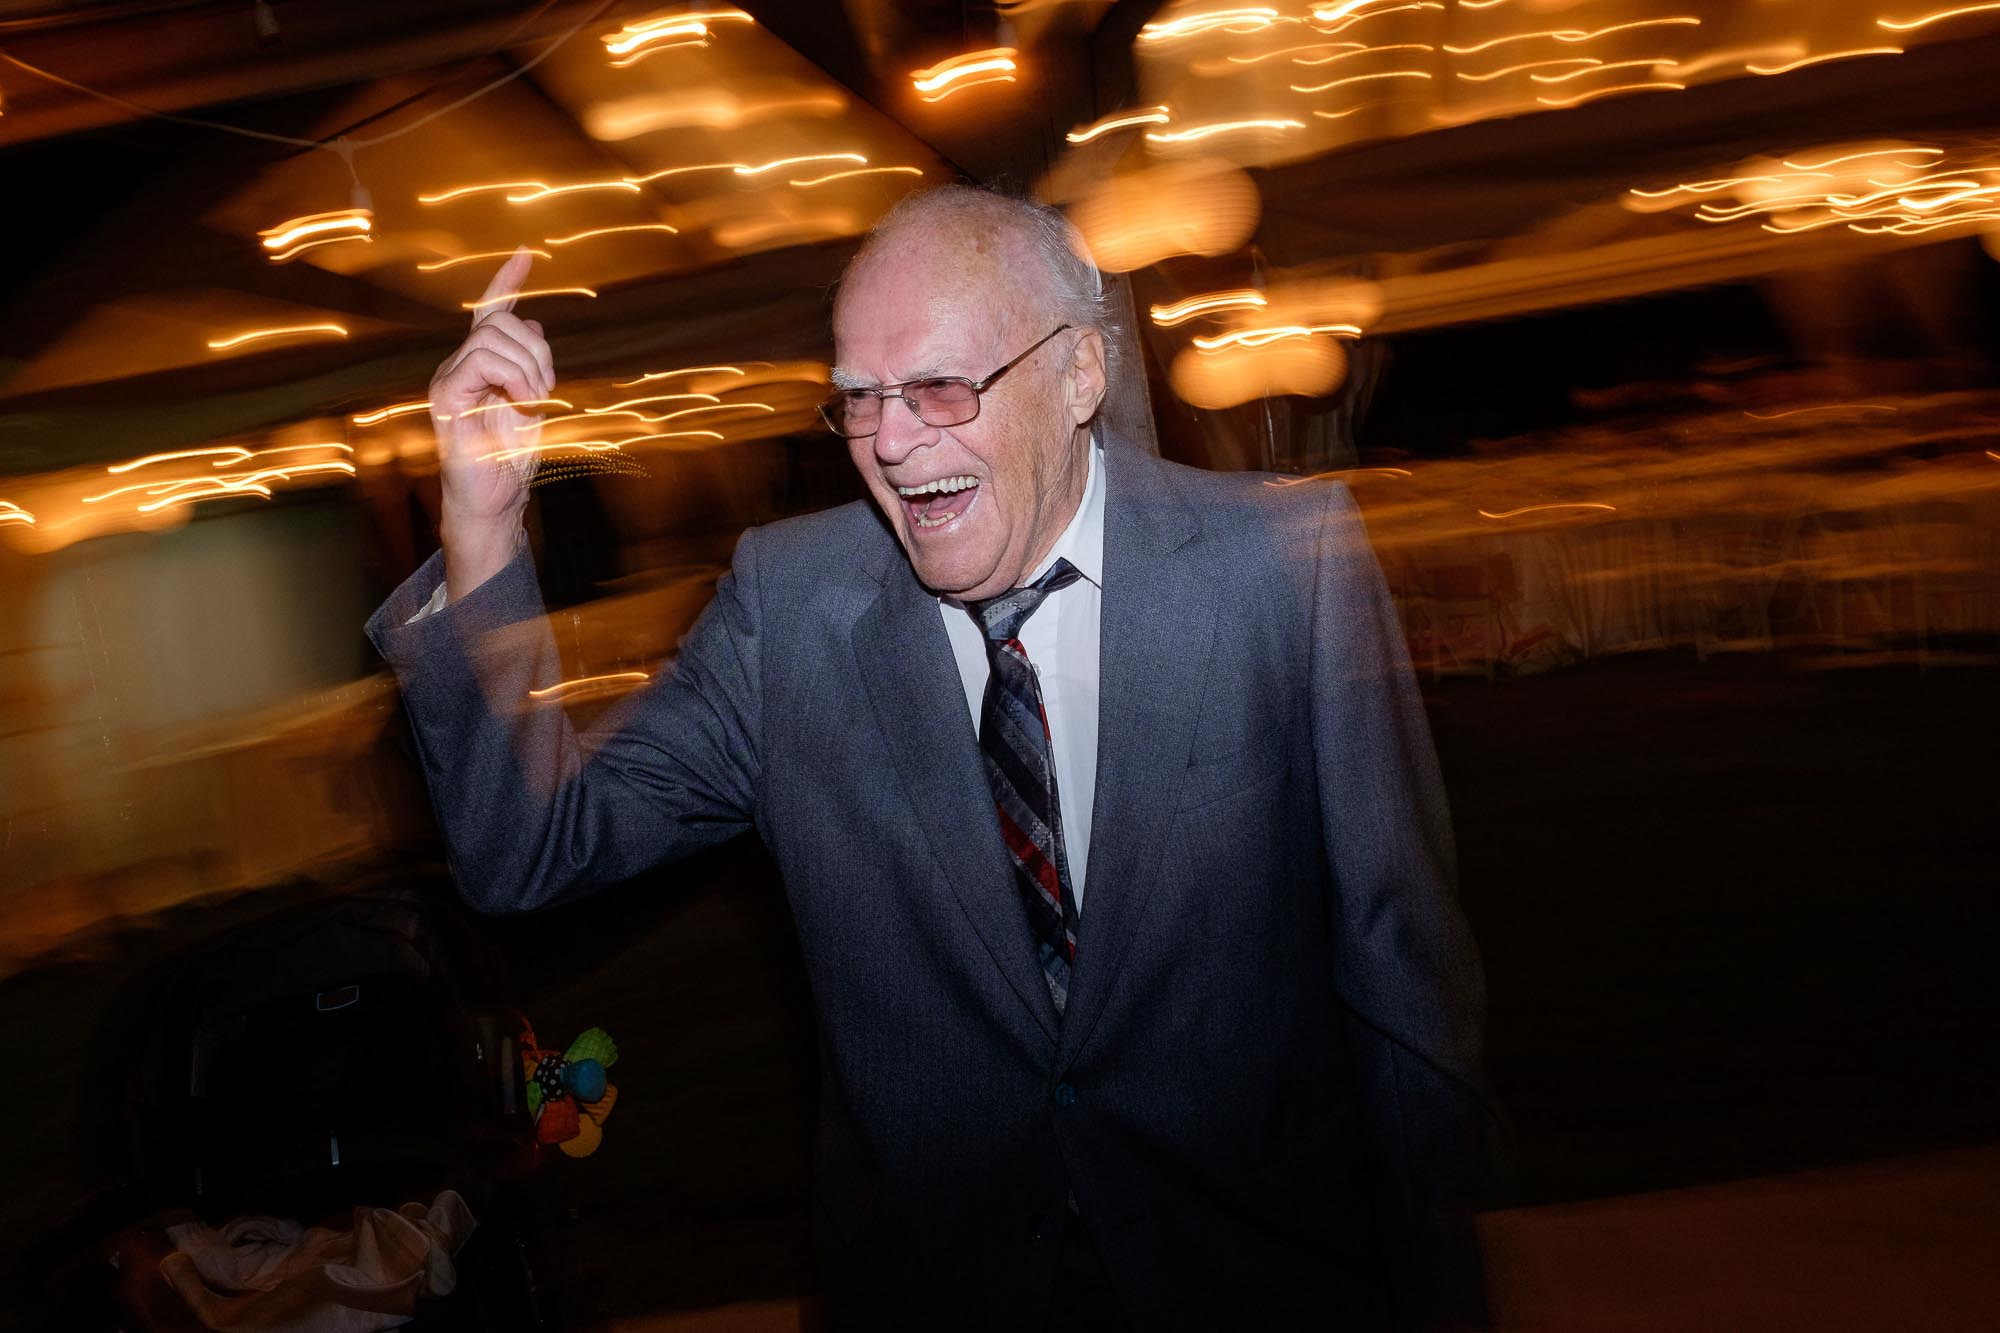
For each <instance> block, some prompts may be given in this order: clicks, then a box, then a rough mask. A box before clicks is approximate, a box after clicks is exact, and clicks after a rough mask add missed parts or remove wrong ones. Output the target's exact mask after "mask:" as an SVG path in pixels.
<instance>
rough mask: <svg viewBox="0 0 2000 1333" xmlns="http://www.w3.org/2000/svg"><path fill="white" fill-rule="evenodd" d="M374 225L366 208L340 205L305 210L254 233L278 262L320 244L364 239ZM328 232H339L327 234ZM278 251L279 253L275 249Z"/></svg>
mask: <svg viewBox="0 0 2000 1333" xmlns="http://www.w3.org/2000/svg"><path fill="white" fill-rule="evenodd" d="M374 226H375V223H374V215H373V214H371V213H370V212H369V211H368V210H367V209H365V208H343V209H340V210H338V211H337V212H332V213H309V214H307V215H306V216H304V217H298V218H293V219H291V220H290V221H289V222H280V223H279V224H278V225H277V226H275V227H266V228H265V229H264V230H262V231H260V232H258V233H257V235H258V236H260V237H262V238H263V240H262V242H261V243H262V245H263V247H264V248H265V249H266V250H270V251H273V252H274V253H272V254H270V255H267V256H266V258H268V259H269V260H270V261H271V262H272V263H274V264H279V263H283V262H284V261H285V260H287V259H293V258H296V257H297V256H299V255H302V254H304V253H305V252H306V251H308V250H311V249H316V248H317V247H319V246H322V245H331V244H333V243H335V242H337V241H362V240H367V239H369V235H368V234H369V232H371V231H372V230H374ZM329 232H338V233H341V234H340V235H327V234H326V233H329ZM280 251H281V252H282V253H276V252H280Z"/></svg>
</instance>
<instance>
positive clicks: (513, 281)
mask: <svg viewBox="0 0 2000 1333" xmlns="http://www.w3.org/2000/svg"><path fill="white" fill-rule="evenodd" d="M533 262H534V258H533V256H532V255H530V254H529V253H528V252H527V251H526V250H525V249H522V250H519V251H517V252H516V253H515V254H514V256H513V258H511V259H509V260H508V261H507V262H506V263H505V264H502V265H501V266H500V271H499V272H498V273H496V274H494V275H493V281H492V282H490V283H488V284H487V287H486V294H485V295H484V296H483V297H481V298H480V304H479V308H478V309H477V310H475V311H474V312H473V316H472V333H471V334H470V336H468V337H467V338H466V340H465V341H464V342H462V343H460V344H459V346H458V350H457V351H455V352H453V353H452V354H451V355H450V356H449V357H447V358H446V359H445V363H444V364H443V365H441V366H439V367H438V372H437V374H436V375H435V376H433V377H432V379H431V387H430V402H431V424H432V426H433V427H434V428H435V430H436V432H437V450H438V468H439V472H440V474H441V475H442V477H443V481H444V507H443V516H442V520H441V522H440V524H439V536H440V537H441V538H442V540H443V543H444V561H445V597H446V599H447V600H449V601H453V602H455V601H457V600H459V598H461V597H463V596H465V595H466V594H467V593H469V592H471V591H472V590H473V589H474V588H477V587H478V586H479V585H480V584H482V583H484V582H486V580H487V579H489V578H491V577H492V576H493V575H494V574H496V573H498V572H499V571H500V569H501V568H502V567H503V566H505V565H506V563H507V562H508V561H509V560H511V559H512V558H513V556H514V545H515V542H516V541H517V540H518V539H519V533H520V530H521V511H522V510H523V509H524V508H526V507H527V503H528V483H529V481H530V480H531V479H532V478H533V477H534V475H535V461H534V460H535V455H534V454H533V453H532V452H522V453H518V454H515V455H514V456H512V457H510V456H509V455H510V453H513V451H518V450H532V448H533V447H534V445H535V444H536V442H537V441H538V440H539V438H540V436H541V430H540V422H539V420H538V419H537V418H534V417H531V416H529V415H528V414H527V413H524V412H522V411H520V410H519V409H518V408H517V407H515V406H513V404H517V403H532V402H535V401H536V400H539V399H544V398H547V397H548V396H549V395H550V394H551V393H552V392H554V389H555V380H556V371H555V361H554V358H553V357H552V356H551V355H550V353H549V344H548V340H547V339H546V338H544V337H543V336H542V326H541V325H540V324H538V323H537V322H535V321H534V320H532V319H522V318H520V317H519V316H518V315H516V314H515V313H514V297H515V295H516V294H517V293H518V292H520V290H521V287H522V285H523V283H524V282H525V281H526V280H527V276H528V267H529V265H531V264H532V263H533ZM488 302H492V304H490V305H489V304H487V303H488Z"/></svg>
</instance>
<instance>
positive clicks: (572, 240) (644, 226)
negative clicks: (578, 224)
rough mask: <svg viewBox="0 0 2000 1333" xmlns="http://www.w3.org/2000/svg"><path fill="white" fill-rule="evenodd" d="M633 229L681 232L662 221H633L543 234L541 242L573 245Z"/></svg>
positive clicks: (669, 232)
mask: <svg viewBox="0 0 2000 1333" xmlns="http://www.w3.org/2000/svg"><path fill="white" fill-rule="evenodd" d="M634 231H663V232H665V233H666V234H667V235H669V236H678V235H680V234H681V229H680V228H679V227H673V226H669V225H668V224H666V223H664V222H634V223H632V224H630V225H629V226H624V227H592V228H591V229H590V230H589V231H579V232H576V233H574V234H573V235H569V236H544V237H543V238H542V244H544V245H575V244H576V243H577V242H578V241H588V240H592V239H594V238H596V237H599V236H617V235H620V234H622V233H624V232H634Z"/></svg>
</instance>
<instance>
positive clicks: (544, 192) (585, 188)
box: [507, 177, 639, 204]
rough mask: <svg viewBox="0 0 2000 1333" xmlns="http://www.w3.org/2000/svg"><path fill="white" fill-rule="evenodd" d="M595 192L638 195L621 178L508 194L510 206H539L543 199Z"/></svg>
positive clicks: (632, 187) (536, 188)
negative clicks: (607, 191) (612, 191)
mask: <svg viewBox="0 0 2000 1333" xmlns="http://www.w3.org/2000/svg"><path fill="white" fill-rule="evenodd" d="M595 190H620V191H623V192H624V193H626V194H637V193H639V187H638V186H636V185H634V184H633V183H632V182H631V181H628V180H625V179H623V178H622V177H621V178H620V179H618V180H615V181H578V182H577V183H576V184H574V185H541V184H537V185H536V186H535V188H534V189H532V190H530V191H529V192H528V193H526V194H510V195H508V196H507V202H508V203H510V204H539V203H540V202H541V201H542V200H544V199H553V198H555V197H556V196H557V195H559V194H589V193H591V192H592V191H595Z"/></svg>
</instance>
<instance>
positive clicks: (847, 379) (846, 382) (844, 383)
mask: <svg viewBox="0 0 2000 1333" xmlns="http://www.w3.org/2000/svg"><path fill="white" fill-rule="evenodd" d="M947 373H948V372H947V371H945V369H944V368H943V367H942V366H940V365H938V364H936V363H935V362H934V363H932V364H931V365H929V366H926V367H924V368H923V369H921V370H918V371H917V372H915V373H914V374H912V375H910V376H908V377H906V378H904V379H900V380H893V381H891V382H892V383H895V384H914V383H915V382H916V381H918V380H928V379H936V378H938V377H939V376H942V375H945V374H947ZM827 378H828V379H829V380H831V381H832V383H833V387H834V388H836V389H879V388H881V387H883V386H882V385H880V384H871V383H869V382H868V380H866V379H864V378H863V377H862V376H860V375H856V374H855V373H854V372H853V371H851V370H843V369H842V368H841V367H839V366H835V367H834V368H833V370H832V371H831V372H830V373H829V374H828V376H827Z"/></svg>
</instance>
